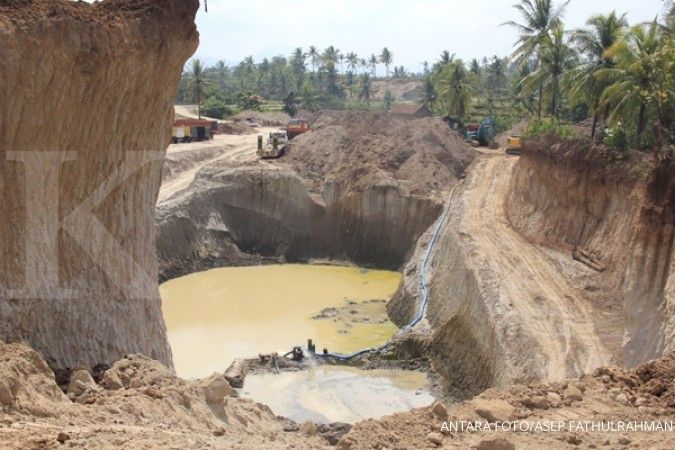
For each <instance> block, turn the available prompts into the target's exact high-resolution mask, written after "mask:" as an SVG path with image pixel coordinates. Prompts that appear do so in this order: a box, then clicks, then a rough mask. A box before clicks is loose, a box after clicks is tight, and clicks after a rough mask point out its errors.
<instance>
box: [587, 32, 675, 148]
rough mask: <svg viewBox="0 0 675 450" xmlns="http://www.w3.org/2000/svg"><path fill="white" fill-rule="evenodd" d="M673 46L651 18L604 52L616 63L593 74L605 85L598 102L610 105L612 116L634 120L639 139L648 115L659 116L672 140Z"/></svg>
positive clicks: (670, 39) (657, 117)
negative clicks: (650, 20) (649, 22)
mask: <svg viewBox="0 0 675 450" xmlns="http://www.w3.org/2000/svg"><path fill="white" fill-rule="evenodd" d="M674 53H675V49H674V47H673V43H672V37H671V36H669V35H668V33H667V32H661V31H660V27H659V24H658V23H657V21H656V20H654V21H653V22H652V23H651V24H648V25H644V24H641V25H637V26H635V27H633V28H631V29H630V31H629V32H628V33H627V34H626V36H625V38H624V39H621V40H619V41H617V42H616V43H615V44H614V45H612V46H611V47H610V48H609V49H608V50H607V51H605V56H606V57H607V58H612V59H613V60H614V62H615V66H613V67H610V68H603V69H600V70H598V71H597V73H596V77H597V78H598V79H599V80H600V81H601V82H603V83H607V87H606V88H605V90H604V91H603V93H602V95H601V97H600V106H607V107H609V108H610V117H611V118H612V119H615V120H617V119H618V120H621V119H623V120H625V121H626V122H635V123H637V129H636V135H637V140H638V142H639V141H640V137H641V136H642V133H643V132H644V131H645V127H646V125H647V121H648V120H649V119H650V117H652V118H654V119H658V121H659V122H660V124H661V125H662V128H664V130H665V132H666V133H669V134H670V136H669V140H672V138H673V136H672V120H673V117H672V116H673V103H674V102H675V94H674V93H673V89H674V86H673V84H674V83H673V72H674V71H675V62H674V58H673V56H674Z"/></svg>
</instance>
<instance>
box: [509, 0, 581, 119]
mask: <svg viewBox="0 0 675 450" xmlns="http://www.w3.org/2000/svg"><path fill="white" fill-rule="evenodd" d="M569 2H570V0H566V1H564V2H563V3H562V4H561V5H559V6H558V7H554V5H553V1H552V0H521V1H520V3H519V4H516V5H514V6H513V7H514V8H516V9H517V10H518V12H519V13H520V15H521V17H522V23H518V22H515V21H513V20H510V21H508V22H504V23H503V24H502V25H509V26H512V27H514V28H516V29H517V30H518V34H519V38H518V40H517V41H516V49H515V51H514V52H513V57H514V58H516V59H522V58H528V57H530V56H532V55H539V53H540V50H541V47H542V45H544V44H545V42H546V41H547V40H548V39H549V31H550V30H551V29H552V28H554V27H556V26H558V25H559V24H560V23H561V21H562V17H563V14H564V12H565V7H566V6H567V5H568V4H569ZM543 89H544V87H543V85H541V86H539V106H538V110H537V115H538V117H540V118H541V105H542V97H543V92H542V91H543Z"/></svg>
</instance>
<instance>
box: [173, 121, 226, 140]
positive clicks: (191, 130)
mask: <svg viewBox="0 0 675 450" xmlns="http://www.w3.org/2000/svg"><path fill="white" fill-rule="evenodd" d="M217 126H218V124H217V122H216V129H217ZM181 128H182V130H181ZM213 128H214V125H213V121H211V120H199V119H176V120H175V121H174V124H173V129H174V134H173V138H174V139H175V141H174V142H175V143H178V142H193V141H206V140H208V139H213Z"/></svg>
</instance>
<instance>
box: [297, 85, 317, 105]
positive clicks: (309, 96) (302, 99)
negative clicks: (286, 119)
mask: <svg viewBox="0 0 675 450" xmlns="http://www.w3.org/2000/svg"><path fill="white" fill-rule="evenodd" d="M297 101H298V103H299V104H300V107H301V108H303V109H307V110H309V111H315V110H316V109H317V108H318V107H319V103H320V101H321V96H320V94H319V93H318V92H317V91H316V90H315V89H314V86H312V83H310V82H308V81H306V82H305V83H304V84H303V85H302V89H301V90H300V95H299V96H298V98H297Z"/></svg>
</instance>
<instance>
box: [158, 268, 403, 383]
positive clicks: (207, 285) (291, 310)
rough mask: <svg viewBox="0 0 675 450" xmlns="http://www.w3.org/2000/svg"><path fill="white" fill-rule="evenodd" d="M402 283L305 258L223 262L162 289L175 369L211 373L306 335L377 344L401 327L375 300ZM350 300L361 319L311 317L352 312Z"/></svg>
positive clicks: (348, 348) (357, 345)
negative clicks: (225, 265) (264, 262)
mask: <svg viewBox="0 0 675 450" xmlns="http://www.w3.org/2000/svg"><path fill="white" fill-rule="evenodd" d="M400 282H401V275H400V274H399V273H397V272H391V271H383V270H363V269H359V268H354V267H341V266H327V265H299V264H284V265H268V266H253V267H229V268H221V269H214V270H209V271H206V272H200V273H194V274H191V275H187V276H185V277H181V278H177V279H174V280H171V281H168V282H166V283H164V284H162V286H161V287H160V293H161V295H162V303H163V312H164V318H165V321H166V325H167V331H168V335H169V342H170V344H171V348H172V350H173V359H174V363H175V366H176V371H177V373H178V375H179V376H182V377H185V378H195V377H205V376H208V375H210V374H212V373H213V372H222V371H224V370H225V369H226V368H227V367H228V366H229V365H230V363H231V362H232V361H233V360H234V358H237V357H254V356H256V355H258V354H259V353H269V352H273V351H278V352H280V353H285V352H287V351H289V350H290V349H291V348H292V347H293V346H294V345H303V344H305V343H306V341H307V339H308V338H312V339H314V341H315V342H316V345H317V349H318V350H321V349H323V348H324V347H326V348H328V349H329V350H330V351H333V352H352V351H355V350H360V349H363V348H370V347H375V346H379V345H381V344H383V343H384V342H386V341H387V340H388V339H389V338H391V336H393V334H394V333H396V331H397V328H396V326H395V325H394V324H393V323H391V322H390V321H389V320H388V319H386V314H385V311H384V310H385V302H384V301H380V302H373V300H389V299H390V298H391V296H392V295H393V294H394V292H395V291H396V289H397V288H398V285H399V283H400ZM350 302H351V303H350ZM350 305H354V306H356V307H360V309H359V314H355V317H356V316H358V317H360V319H361V320H357V321H355V322H350V321H345V320H341V319H343V318H344V317H328V318H324V319H315V318H313V317H315V316H317V315H318V314H320V313H321V311H323V310H325V309H326V308H336V309H342V310H344V309H345V308H346V309H347V311H348V312H349V310H350V308H351V306H350ZM343 316H344V315H343ZM368 316H370V317H373V318H374V319H376V320H368V318H367V317H368ZM383 317H384V319H382V318H383Z"/></svg>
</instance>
